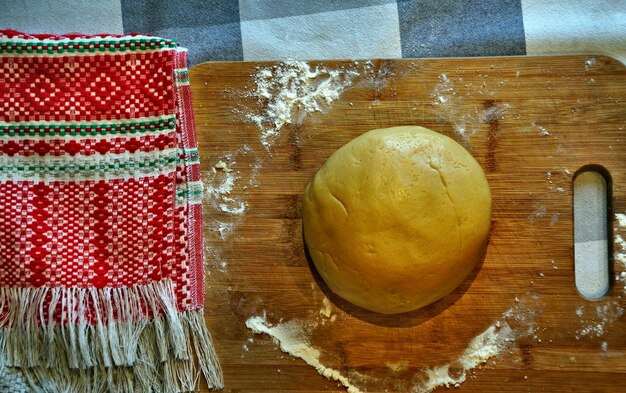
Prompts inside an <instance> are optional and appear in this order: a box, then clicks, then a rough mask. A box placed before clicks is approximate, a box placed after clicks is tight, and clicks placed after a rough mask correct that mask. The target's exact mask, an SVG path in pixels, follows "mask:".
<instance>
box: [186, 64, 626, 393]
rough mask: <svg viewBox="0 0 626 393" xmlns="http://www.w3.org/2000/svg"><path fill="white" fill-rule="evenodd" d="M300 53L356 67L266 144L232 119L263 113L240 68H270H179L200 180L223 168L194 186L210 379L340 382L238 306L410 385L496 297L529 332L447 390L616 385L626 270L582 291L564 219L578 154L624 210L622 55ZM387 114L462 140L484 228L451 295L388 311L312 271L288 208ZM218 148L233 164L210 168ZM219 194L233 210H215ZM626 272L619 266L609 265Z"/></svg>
mask: <svg viewBox="0 0 626 393" xmlns="http://www.w3.org/2000/svg"><path fill="white" fill-rule="evenodd" d="M309 64H310V66H311V68H314V67H315V66H317V65H320V66H324V67H326V68H328V69H331V70H332V69H341V70H344V71H342V72H345V70H355V71H356V72H358V73H359V75H356V74H355V76H354V77H353V79H352V80H351V82H350V84H349V86H347V87H346V88H345V90H344V91H343V92H342V94H341V96H340V97H339V99H337V100H336V101H334V102H332V103H331V104H330V105H325V109H324V111H323V112H314V113H310V114H308V115H307V116H306V117H304V118H303V119H302V120H301V121H300V122H297V123H298V124H295V125H293V124H292V125H287V126H285V127H283V128H282V129H281V131H280V136H279V138H278V139H277V140H276V142H275V144H274V145H273V147H272V148H271V149H269V151H268V150H266V149H264V147H263V146H262V145H261V143H260V138H259V133H260V131H259V129H258V128H257V126H256V125H255V124H252V123H250V122H246V121H244V120H245V119H244V117H245V116H244V115H245V114H246V113H253V112H255V111H259V110H262V109H263V108H262V106H259V102H258V101H257V99H256V98H255V97H254V94H252V93H253V89H254V86H255V85H254V78H253V77H252V76H254V75H256V74H257V73H258V72H259V70H260V69H263V68H271V67H272V66H275V65H276V63H246V62H237V63H229V62H226V63H206V64H200V65H198V66H195V67H193V68H192V69H191V72H190V83H191V87H192V92H193V99H194V111H195V116H196V119H195V121H196V126H197V133H198V139H199V145H200V158H201V163H202V172H203V177H204V180H205V184H208V185H212V186H213V187H217V185H220V184H221V185H222V186H224V179H226V176H229V175H230V176H233V179H234V180H233V188H232V191H231V192H230V194H225V193H222V194H219V192H218V191H215V190H214V191H212V192H209V193H206V192H205V196H204V200H205V217H204V227H205V232H204V236H205V242H206V248H207V255H208V256H207V258H208V261H207V264H208V271H209V275H208V276H207V279H206V282H207V294H206V302H207V305H206V320H207V323H208V325H209V327H210V330H211V331H212V333H213V336H214V340H215V345H216V348H217V351H218V353H219V356H220V358H221V362H222V366H223V370H224V378H225V389H224V391H226V392H329V391H332V392H342V391H345V389H344V388H343V387H342V386H340V385H339V384H338V383H336V382H335V381H331V380H328V379H326V378H324V377H322V376H320V375H319V374H318V373H317V372H316V370H315V369H314V368H312V367H310V366H308V365H306V364H305V363H304V362H303V361H302V360H300V359H295V358H293V357H291V356H289V355H287V354H285V353H283V352H281V351H280V349H279V348H278V346H277V345H276V344H275V343H274V342H273V341H272V340H271V339H270V338H269V337H268V336H266V335H258V334H257V335H255V334H253V333H252V332H251V331H250V330H249V329H247V328H246V326H245V321H246V320H247V319H248V318H249V317H251V316H258V315H262V314H264V313H265V314H266V316H267V320H268V321H269V322H270V323H281V321H282V323H284V322H287V321H293V320H295V321H298V322H302V323H304V324H309V326H310V325H311V324H315V325H316V327H314V328H311V329H310V331H308V332H307V335H306V338H307V339H308V340H309V341H310V345H311V346H312V347H314V348H317V349H318V350H319V351H320V358H319V359H320V362H321V363H322V364H324V365H325V366H328V367H332V368H333V369H336V370H338V371H339V372H341V373H342V374H343V375H345V376H346V377H348V378H349V379H350V380H351V381H353V382H354V384H355V385H356V386H358V387H359V388H362V390H363V391H370V392H372V391H374V392H382V391H389V392H409V391H411V389H412V387H413V386H415V385H416V384H418V383H419V381H420V380H421V379H423V375H424V369H425V368H429V367H430V368H432V367H436V366H440V365H445V364H448V363H452V362H454V360H455V359H457V358H458V357H459V355H460V354H462V353H463V351H464V350H465V348H466V347H467V346H468V344H469V343H470V341H471V340H472V339H473V338H474V337H476V336H477V335H479V334H481V333H482V332H483V331H485V329H487V328H488V327H489V326H490V325H492V324H493V323H494V322H495V321H498V320H503V321H504V319H503V317H502V314H503V313H506V312H507V310H510V309H511V310H512V314H513V316H512V317H510V318H508V319H506V318H505V319H506V320H507V321H508V323H509V324H511V325H512V326H513V328H514V329H517V330H516V331H517V332H521V331H522V330H523V329H525V328H526V327H528V328H529V329H534V330H533V332H532V333H529V334H527V335H523V334H522V335H519V336H520V337H518V338H517V339H516V340H515V341H514V342H513V343H511V345H510V346H509V347H508V349H507V350H505V351H503V352H502V353H501V354H500V355H499V356H496V357H493V358H491V359H489V361H488V362H487V363H485V364H483V365H482V366H481V367H478V368H476V369H474V370H473V371H472V372H470V373H468V378H467V381H466V382H465V383H463V384H461V386H460V388H459V391H465V392H483V391H493V390H499V391H507V392H509V391H511V392H521V391H523V392H526V391H532V392H535V391H546V392H563V391H575V392H600V391H601V392H618V391H620V392H621V391H624V390H625V389H626V317H624V316H623V315H620V314H621V313H620V307H621V308H626V304H625V303H626V294H625V293H624V285H625V284H626V283H623V282H619V280H617V281H616V280H615V279H614V278H613V279H612V289H611V291H610V293H609V295H607V296H606V297H605V298H603V299H601V300H599V301H595V302H591V301H587V300H585V299H583V298H582V297H581V296H580V295H579V294H578V293H577V291H576V288H575V285H574V265H573V263H574V262H573V218H572V216H573V214H572V179H573V174H574V173H576V171H577V170H579V169H580V168H582V167H583V166H585V165H588V164H598V165H602V166H603V167H604V168H606V170H608V172H609V173H610V176H611V178H612V191H611V192H612V196H611V200H610V202H611V205H612V208H613V212H616V213H617V212H621V213H623V212H624V211H626V168H625V166H626V147H625V145H624V142H625V141H626V131H625V129H624V127H625V126H626V70H625V68H624V66H623V65H622V64H621V63H619V62H617V61H615V60H613V59H611V58H607V57H602V56H563V57H501V58H472V59H425V60H375V61H371V62H369V63H364V62H354V61H327V62H310V63H309ZM398 125H421V126H425V127H428V128H431V129H433V130H436V131H438V132H441V133H443V134H445V135H448V136H450V137H452V138H454V139H456V140H457V141H459V142H461V143H463V144H464V145H465V146H466V147H467V148H468V150H469V151H470V152H471V153H472V154H473V155H474V156H475V157H476V159H477V160H478V162H479V163H480V164H481V165H482V167H483V168H484V170H485V171H486V173H487V176H488V180H489V183H490V186H491V190H492V193H493V227H492V231H491V237H490V243H489V247H488V252H487V255H486V257H485V259H484V261H483V263H482V264H481V265H480V266H479V267H477V268H476V269H475V271H474V272H473V274H472V275H471V276H470V278H468V279H467V280H466V281H465V282H464V283H463V284H462V285H461V286H460V287H459V288H458V289H457V290H456V291H454V292H453V293H452V294H451V295H449V296H448V297H446V298H444V299H442V300H441V301H439V302H437V303H435V304H433V305H431V306H429V307H426V308H424V309H421V310H418V311H416V312H412V313H408V314H402V315H395V316H385V315H378V314H375V313H371V312H368V311H364V310H361V309H358V308H357V307H354V306H352V305H350V304H348V303H346V302H344V301H342V300H341V299H339V298H337V297H336V296H334V295H333V294H332V293H331V292H330V291H329V290H328V288H327V287H326V286H325V285H324V283H323V282H322V281H321V280H320V279H319V277H318V276H317V274H316V272H315V269H314V268H313V267H312V265H311V264H310V263H309V262H308V260H307V257H306V255H305V252H304V246H303V241H302V231H301V204H302V192H303V190H304V187H305V186H306V184H307V183H308V182H309V181H310V180H311V178H312V176H313V174H314V173H315V172H316V170H317V169H318V168H319V167H320V166H321V165H322V164H323V163H324V161H325V160H326V158H327V157H328V156H329V155H330V154H332V153H333V152H334V151H335V150H336V149H337V148H339V147H340V146H342V145H343V144H345V143H346V142H348V141H349V140H351V139H352V138H354V137H356V136H357V135H359V134H361V133H363V132H365V131H367V130H370V129H374V128H381V127H390V126H398ZM463 130H464V131H465V133H466V135H470V136H468V137H466V138H465V139H464V138H462V137H461V136H460V132H461V131H463ZM219 161H223V162H224V163H225V164H227V167H228V168H229V169H231V170H232V172H228V173H225V172H224V171H223V170H222V169H219V168H218V169H215V168H214V166H215V165H216V164H217V163H218V162H219ZM218 166H219V165H218ZM225 186H226V189H228V184H226V185H225ZM205 191H206V190H205ZM222 192H225V189H224V188H222ZM224 198H226V199H224ZM228 198H231V199H228ZM219 203H223V204H225V205H227V206H230V208H231V209H235V210H236V209H237V208H241V209H244V210H245V211H244V212H242V213H241V214H233V213H224V212H222V211H221V210H220V206H219ZM241 209H240V210H241ZM609 217H611V219H613V217H614V216H613V214H610V215H609ZM610 225H611V228H612V230H613V234H612V235H617V234H622V236H626V228H621V227H619V225H618V224H617V222H615V221H614V220H613V221H611V223H610ZM220 231H221V232H220ZM609 243H611V247H613V248H614V249H615V251H619V247H618V246H614V245H613V244H612V243H613V242H612V241H610V242H609ZM611 263H613V262H611ZM623 270H624V268H623V266H622V265H621V264H619V263H617V262H615V263H614V264H613V265H612V274H611V276H612V277H613V276H614V275H619V274H620V273H621V272H622V271H623ZM325 299H327V300H325ZM328 301H329V303H328ZM333 316H334V317H333ZM453 368H454V367H453ZM453 371H455V370H453ZM456 371H458V370H456ZM439 389H441V391H445V390H446V388H445V387H443V388H439Z"/></svg>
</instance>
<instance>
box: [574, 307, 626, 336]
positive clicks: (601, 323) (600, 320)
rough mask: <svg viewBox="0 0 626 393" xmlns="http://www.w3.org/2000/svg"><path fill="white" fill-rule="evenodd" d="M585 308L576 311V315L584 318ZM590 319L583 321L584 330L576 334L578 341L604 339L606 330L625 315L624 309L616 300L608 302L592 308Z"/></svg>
mask: <svg viewBox="0 0 626 393" xmlns="http://www.w3.org/2000/svg"><path fill="white" fill-rule="evenodd" d="M584 309H585V308H584V307H582V308H578V309H577V310H576V315H578V316H579V317H581V318H584V315H585V313H584ZM592 310H593V311H592V313H591V314H592V315H591V317H590V318H589V319H583V321H582V322H583V325H584V326H583V328H581V329H579V330H578V331H577V332H576V339H577V340H579V339H581V338H582V337H585V336H596V337H602V336H603V335H604V333H605V332H606V329H607V328H608V327H609V326H610V325H611V324H613V322H615V321H617V320H618V319H619V318H621V317H622V315H624V309H623V308H622V307H621V306H620V305H619V302H617V301H615V300H608V301H605V302H604V303H601V304H598V305H596V306H595V307H593V308H592Z"/></svg>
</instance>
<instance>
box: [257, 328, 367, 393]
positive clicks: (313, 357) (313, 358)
mask: <svg viewBox="0 0 626 393" xmlns="http://www.w3.org/2000/svg"><path fill="white" fill-rule="evenodd" d="M246 327H247V328H248V329H250V330H252V331H253V332H254V333H257V334H262V333H263V334H267V335H268V336H270V337H272V339H273V340H274V341H275V342H276V343H277V344H278V345H279V346H280V349H281V351H283V352H285V353H287V354H289V355H291V356H294V357H297V358H300V359H302V360H304V361H305V362H306V364H308V365H309V366H311V367H314V368H315V369H316V370H317V372H318V373H320V374H321V375H322V376H324V377H326V378H328V379H332V380H335V381H337V382H339V383H340V384H342V385H343V386H345V387H346V388H347V389H348V392H349V393H361V390H360V389H359V388H358V387H356V386H355V385H354V384H352V382H350V381H349V380H348V378H346V377H345V376H344V375H342V374H341V373H340V372H339V371H338V370H335V369H333V368H330V367H326V366H324V365H323V364H322V363H320V360H319V358H320V351H319V350H318V349H316V348H314V347H312V346H311V345H310V344H309V342H308V339H307V334H306V331H305V328H304V327H303V325H302V323H299V322H297V321H295V320H293V321H289V322H285V323H280V324H276V325H272V324H269V323H268V322H267V320H266V318H265V316H256V317H251V318H249V319H248V320H247V321H246Z"/></svg>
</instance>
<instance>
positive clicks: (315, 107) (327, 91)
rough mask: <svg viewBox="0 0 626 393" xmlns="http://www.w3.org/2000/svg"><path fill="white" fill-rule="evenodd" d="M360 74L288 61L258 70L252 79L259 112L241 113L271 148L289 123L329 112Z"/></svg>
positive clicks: (264, 144)
mask: <svg viewBox="0 0 626 393" xmlns="http://www.w3.org/2000/svg"><path fill="white" fill-rule="evenodd" d="M357 75H359V73H358V72H356V71H353V70H344V69H332V70H331V69H328V68H326V67H322V66H318V67H315V68H311V66H310V65H309V64H308V63H306V62H303V61H285V62H282V63H280V64H278V65H275V66H273V67H262V68H259V69H258V71H257V73H256V74H255V75H254V76H253V83H254V89H253V96H254V97H256V98H257V104H258V110H257V111H256V112H249V113H242V114H243V116H244V117H245V119H246V120H247V121H249V122H252V123H254V124H255V125H256V126H257V128H258V129H259V131H260V139H261V144H262V145H263V146H264V147H265V148H266V149H269V148H270V147H272V145H273V144H274V143H275V142H276V140H277V139H278V137H279V136H280V134H281V130H282V128H283V127H284V126H285V125H287V124H292V123H294V124H297V125H299V124H301V123H302V121H303V120H304V118H305V117H306V116H307V115H308V114H310V113H313V112H326V111H328V109H329V108H330V106H331V104H332V102H333V101H335V100H337V99H338V98H339V97H340V96H341V93H342V92H343V91H344V89H345V88H346V87H347V86H349V85H350V84H351V83H352V79H353V78H354V77H355V76H357Z"/></svg>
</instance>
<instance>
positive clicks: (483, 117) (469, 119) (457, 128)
mask: <svg viewBox="0 0 626 393" xmlns="http://www.w3.org/2000/svg"><path fill="white" fill-rule="evenodd" d="M458 81H459V82H460V81H462V80H461V78H459V80H458ZM466 87H470V88H471V86H469V85H466ZM474 93H484V92H483V91H482V90H479V91H478V92H474ZM430 96H431V98H432V99H433V101H432V106H433V107H434V108H435V109H436V115H437V116H438V117H439V118H440V119H441V120H443V121H445V122H447V123H450V124H451V125H452V129H453V130H454V133H455V134H456V135H457V136H458V137H459V138H460V139H461V141H462V142H463V144H465V146H466V147H468V146H471V137H472V136H474V134H476V132H478V130H479V129H480V127H481V125H483V124H491V123H494V122H497V121H499V120H500V119H503V118H504V117H505V115H506V114H507V112H508V111H509V109H510V108H511V106H510V105H509V104H506V103H495V102H494V103H493V105H491V106H489V107H487V108H484V109H482V110H479V109H478V108H474V110H473V111H472V110H470V111H468V110H467V109H464V108H463V101H464V97H467V96H470V92H469V91H468V92H466V93H465V94H461V93H459V91H458V90H457V88H456V87H455V85H454V83H453V81H452V80H451V79H450V78H449V77H448V75H447V74H441V75H439V82H438V83H437V84H436V85H435V87H434V89H433V91H432V93H431V94H430Z"/></svg>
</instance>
